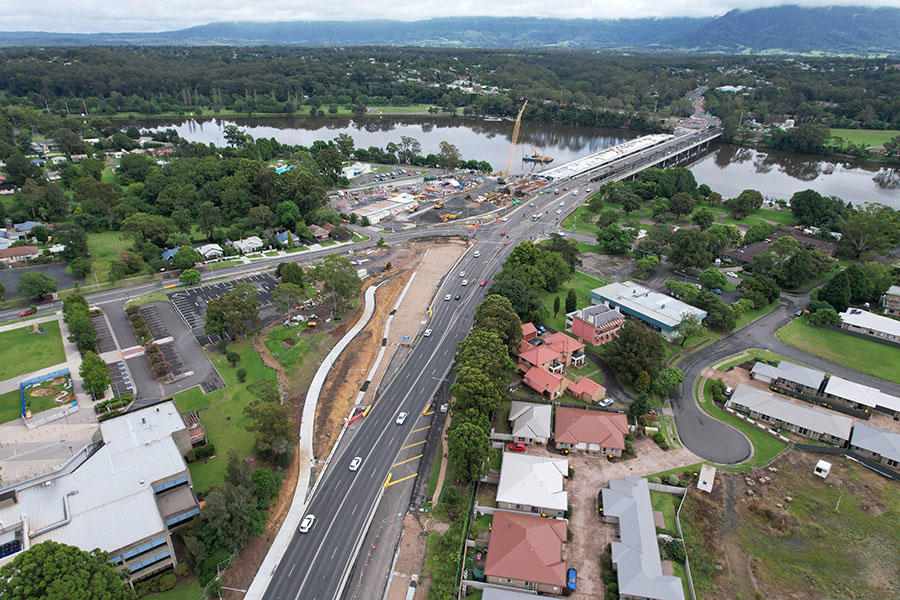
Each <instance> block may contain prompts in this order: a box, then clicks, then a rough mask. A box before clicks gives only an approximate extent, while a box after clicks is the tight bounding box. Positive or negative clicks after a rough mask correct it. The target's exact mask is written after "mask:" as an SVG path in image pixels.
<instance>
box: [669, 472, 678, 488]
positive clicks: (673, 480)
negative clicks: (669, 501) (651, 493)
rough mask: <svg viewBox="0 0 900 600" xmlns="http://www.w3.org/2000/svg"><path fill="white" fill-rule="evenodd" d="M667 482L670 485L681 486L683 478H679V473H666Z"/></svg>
mask: <svg viewBox="0 0 900 600" xmlns="http://www.w3.org/2000/svg"><path fill="white" fill-rule="evenodd" d="M666 483H667V484H668V485H677V486H680V485H681V480H680V479H678V475H675V474H674V473H672V474H671V475H666Z"/></svg>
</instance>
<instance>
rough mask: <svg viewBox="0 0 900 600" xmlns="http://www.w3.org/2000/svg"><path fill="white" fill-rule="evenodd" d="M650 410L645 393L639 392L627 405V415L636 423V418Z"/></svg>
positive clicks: (648, 400)
mask: <svg viewBox="0 0 900 600" xmlns="http://www.w3.org/2000/svg"><path fill="white" fill-rule="evenodd" d="M648 412H650V399H649V398H647V395H646V394H639V395H638V397H637V398H635V399H634V400H632V402H631V404H629V405H628V416H630V417H631V418H632V419H634V422H635V423H637V421H638V419H640V418H641V417H642V416H644V415H646V414H647V413H648Z"/></svg>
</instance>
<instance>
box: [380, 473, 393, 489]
mask: <svg viewBox="0 0 900 600" xmlns="http://www.w3.org/2000/svg"><path fill="white" fill-rule="evenodd" d="M389 485H391V474H390V473H388V476H387V479H385V480H384V485H382V486H381V487H387V486H389Z"/></svg>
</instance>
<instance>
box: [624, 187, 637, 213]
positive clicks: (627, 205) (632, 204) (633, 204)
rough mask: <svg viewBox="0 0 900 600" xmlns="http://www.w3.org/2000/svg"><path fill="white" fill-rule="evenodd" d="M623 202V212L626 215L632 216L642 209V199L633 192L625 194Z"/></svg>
mask: <svg viewBox="0 0 900 600" xmlns="http://www.w3.org/2000/svg"><path fill="white" fill-rule="evenodd" d="M621 202H622V210H623V211H625V214H626V215H630V214H631V213H633V212H634V211H636V210H637V209H639V208H640V207H641V197H640V196H638V195H637V194H633V193H631V192H627V193H626V194H624V195H623V196H622V199H621Z"/></svg>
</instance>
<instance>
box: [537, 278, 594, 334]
mask: <svg viewBox="0 0 900 600" xmlns="http://www.w3.org/2000/svg"><path fill="white" fill-rule="evenodd" d="M608 283H609V282H608V281H606V280H605V279H598V278H596V277H591V276H590V275H588V274H587V273H584V272H582V271H577V270H576V271H575V274H574V275H573V276H572V277H571V278H570V279H569V280H568V281H567V282H565V283H564V284H563V286H562V289H560V291H558V292H556V293H555V294H544V297H543V300H544V304H545V305H546V306H547V310H548V311H549V313H550V318H549V319H547V322H546V323H545V325H547V326H548V327H550V328H551V329H554V330H556V331H565V329H566V312H565V309H566V294H568V293H569V290H570V289H574V290H575V294H576V296H577V298H578V301H577V303H576V308H584V307H585V306H590V305H591V304H592V300H591V290H592V289H594V288H598V287H601V286H604V285H607V284H608ZM557 297H558V298H559V313H557V315H556V316H553V299H554V298H557Z"/></svg>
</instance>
